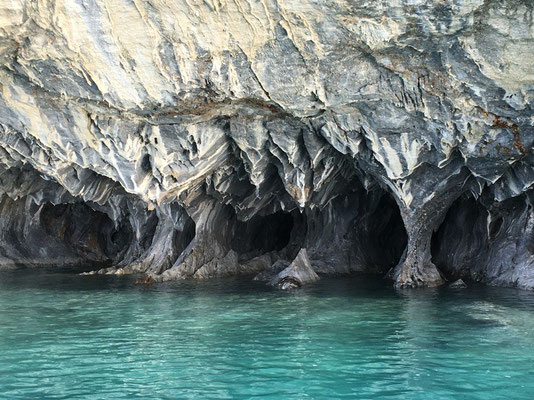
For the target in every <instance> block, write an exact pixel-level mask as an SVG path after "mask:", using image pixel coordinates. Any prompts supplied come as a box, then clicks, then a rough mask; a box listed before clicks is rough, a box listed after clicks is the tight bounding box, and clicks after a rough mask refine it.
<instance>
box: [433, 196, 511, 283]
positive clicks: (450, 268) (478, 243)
mask: <svg viewBox="0 0 534 400" xmlns="http://www.w3.org/2000/svg"><path fill="white" fill-rule="evenodd" d="M487 220H488V212H487V210H486V208H485V207H484V206H483V205H482V204H480V202H478V201H477V200H475V199H474V198H473V197H471V196H470V197H461V198H459V199H457V200H456V201H455V202H454V203H453V204H452V205H451V207H450V208H449V210H448V211H447V214H446V215H445V218H444V219H443V221H442V223H441V225H440V226H439V228H438V230H437V231H436V232H434V234H433V235H432V242H431V252H432V262H433V263H434V264H435V265H436V267H438V268H439V270H440V271H441V272H442V273H443V274H444V275H445V276H446V277H447V279H457V278H459V277H464V278H465V277H467V276H469V275H470V270H471V269H472V268H473V267H474V266H475V265H476V263H477V261H478V260H480V257H481V256H482V255H483V254H482V252H483V251H484V249H485V248H487V245H488V243H487V236H488V232H489V234H490V239H491V238H495V237H496V235H497V234H498V233H499V231H500V229H501V226H502V223H503V219H502V217H497V218H495V219H493V220H491V221H490V223H489V226H488V225H487V222H488V221H487Z"/></svg>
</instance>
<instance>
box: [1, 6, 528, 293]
mask: <svg viewBox="0 0 534 400" xmlns="http://www.w3.org/2000/svg"><path fill="white" fill-rule="evenodd" d="M533 17H534V3H533V2H532V1H531V0H362V1H356V0H354V1H352V0H332V1H326V0H228V1H227V0H150V1H149V0H143V1H142V0H0V265H3V266H10V265H18V264H26V265H85V266H91V268H93V269H100V272H105V273H118V274H121V273H145V274H147V275H148V276H150V277H152V279H155V280H167V279H180V278H186V277H196V278H204V277H210V276H220V275H233V274H257V273H260V272H262V271H263V272H262V273H263V274H266V276H269V277H270V276H271V275H272V273H276V272H277V271H282V272H283V271H286V272H287V271H290V270H291V268H292V270H293V271H298V273H296V275H294V276H289V277H288V276H285V275H284V276H285V278H284V279H286V280H285V283H284V285H289V286H291V285H297V286H298V285H299V284H300V283H302V282H299V276H300V275H299V274H301V275H302V274H304V275H306V276H307V277H308V278H309V279H311V280H314V279H316V278H317V275H316V274H317V273H318V274H339V273H350V272H373V273H381V274H384V275H386V274H387V276H388V277H390V278H391V279H392V281H393V283H394V285H395V286H397V287H418V286H437V285H440V284H441V283H443V282H444V281H445V280H451V279H456V278H460V277H461V278H464V279H470V280H475V281H481V282H485V283H488V284H492V285H503V286H518V287H522V288H533V287H534V210H533V201H534V191H533V190H534V187H533V184H534V170H533V167H534V155H533V153H532V148H533V142H534V112H533V105H534V22H533ZM288 265H289V267H288V268H290V270H288V269H285V270H284V268H285V267H287V266H288ZM273 269H274V270H273ZM269 271H270V272H271V274H269ZM273 271H274V272H273ZM286 275H287V274H286ZM279 277H282V276H280V275H279ZM268 279H271V278H268ZM288 279H289V280H288ZM295 281H296V282H295Z"/></svg>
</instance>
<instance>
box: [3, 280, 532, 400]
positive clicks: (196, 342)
mask: <svg viewBox="0 0 534 400" xmlns="http://www.w3.org/2000/svg"><path fill="white" fill-rule="evenodd" d="M254 397H261V398H266V399H337V398H351V399H354V398H358V399H425V400H427V399H484V400H492V399H502V398H508V399H534V293H531V292H525V291H518V290H513V289H497V288H483V287H477V288H471V289H468V290H452V289H439V290H412V291H407V292H397V291H394V290H393V289H391V288H389V287H388V286H387V285H385V283H384V282H382V281H381V280H374V279H369V278H362V277H360V278H357V277H355V278H351V279H347V278H343V279H323V280H322V281H320V282H318V283H317V284H315V285H312V286H309V287H307V288H304V289H302V290H297V291H291V292H281V291H276V290H271V289H269V288H266V287H264V286H263V285H262V284H259V283H254V282H250V281H248V280H213V281H207V282H180V283H169V284H160V285H155V286H151V287H140V286H136V285H135V284H134V281H133V279H131V278H128V277H107V276H77V275H73V274H69V273H50V272H44V271H41V272H37V271H30V270H25V271H17V272H14V271H4V272H0V398H2V399H41V398H51V399H52V398H54V399H56V398H57V399H77V398H80V399H100V398H102V399H115V398H117V399H141V398H142V399H154V398H160V399H186V398H197V399H247V398H254Z"/></svg>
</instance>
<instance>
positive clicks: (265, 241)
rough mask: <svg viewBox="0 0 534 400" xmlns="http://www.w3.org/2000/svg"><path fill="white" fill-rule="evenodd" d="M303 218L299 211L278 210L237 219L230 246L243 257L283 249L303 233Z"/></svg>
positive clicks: (251, 256)
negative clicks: (243, 219) (242, 219)
mask: <svg viewBox="0 0 534 400" xmlns="http://www.w3.org/2000/svg"><path fill="white" fill-rule="evenodd" d="M301 219H302V218H301V216H300V212H298V211H293V212H284V211H278V212H275V213H274V214H269V215H265V216H263V215H256V216H254V217H252V218H250V219H249V220H246V221H240V220H236V223H235V225H234V232H233V236H232V239H231V242H230V247H231V248H232V250H234V251H235V252H236V253H238V254H239V255H240V257H242V258H253V257H256V256H259V255H262V254H266V253H270V252H280V251H283V250H285V249H287V248H288V246H290V244H291V243H292V242H294V241H295V236H298V235H299V234H300V235H301V234H302V228H303V227H302V223H301ZM297 226H298V230H297V229H296V228H297ZM297 251H298V250H297Z"/></svg>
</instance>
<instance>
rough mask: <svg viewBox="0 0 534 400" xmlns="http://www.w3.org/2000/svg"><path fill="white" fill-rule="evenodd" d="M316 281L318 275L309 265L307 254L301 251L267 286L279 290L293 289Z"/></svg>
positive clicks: (304, 250)
mask: <svg viewBox="0 0 534 400" xmlns="http://www.w3.org/2000/svg"><path fill="white" fill-rule="evenodd" d="M317 280H319V275H317V273H316V272H315V271H314V270H313V268H312V266H311V264H310V259H309V257H308V252H307V251H306V249H301V250H300V251H299V253H298V254H297V256H296V257H295V259H294V260H293V261H292V262H291V264H289V266H288V267H286V268H284V269H283V270H282V271H281V272H279V273H278V274H277V275H276V276H275V277H273V278H272V279H271V280H270V281H269V284H270V285H271V286H276V287H278V288H280V289H293V288H299V287H301V286H302V285H305V284H307V283H311V282H315V281H317Z"/></svg>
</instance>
